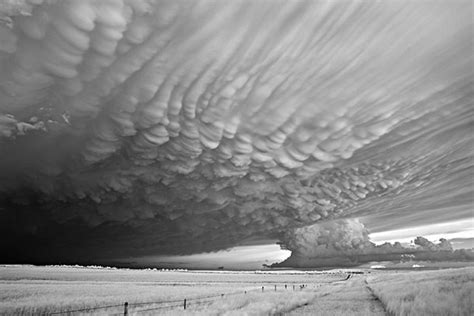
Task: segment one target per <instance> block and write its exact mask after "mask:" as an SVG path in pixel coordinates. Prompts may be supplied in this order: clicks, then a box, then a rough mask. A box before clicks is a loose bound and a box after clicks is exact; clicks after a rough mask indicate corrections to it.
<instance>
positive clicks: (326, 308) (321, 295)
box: [285, 275, 387, 316]
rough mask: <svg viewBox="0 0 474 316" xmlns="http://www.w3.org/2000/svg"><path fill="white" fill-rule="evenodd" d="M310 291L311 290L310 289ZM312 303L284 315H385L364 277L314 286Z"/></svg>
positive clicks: (355, 276) (354, 276) (353, 277)
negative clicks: (314, 293) (314, 294)
mask: <svg viewBox="0 0 474 316" xmlns="http://www.w3.org/2000/svg"><path fill="white" fill-rule="evenodd" d="M310 289H311V288H310ZM314 291H315V292H316V293H318V295H317V297H316V298H315V300H314V301H312V302H310V303H309V304H308V305H305V306H301V307H299V308H296V309H294V310H292V311H291V312H289V313H286V314H285V315H295V316H296V315H364V316H365V315H387V313H386V312H385V310H384V307H383V305H382V303H381V302H380V301H379V300H378V298H377V297H375V296H374V295H373V294H372V292H371V291H370V289H369V288H368V287H367V284H366V283H365V276H357V275H353V276H352V277H351V278H350V279H348V280H346V281H338V282H333V283H328V284H322V285H320V286H316V288H314Z"/></svg>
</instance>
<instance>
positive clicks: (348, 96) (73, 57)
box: [0, 0, 474, 262]
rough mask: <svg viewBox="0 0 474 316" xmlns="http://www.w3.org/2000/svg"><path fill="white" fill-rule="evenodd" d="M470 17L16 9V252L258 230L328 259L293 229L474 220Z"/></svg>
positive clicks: (442, 4)
mask: <svg viewBox="0 0 474 316" xmlns="http://www.w3.org/2000/svg"><path fill="white" fill-rule="evenodd" d="M471 9H472V3H471V2H470V1H462V0H458V1H452V2H449V3H448V2H446V1H430V2H429V3H428V2H417V1H416V2H414V1H390V2H384V3H382V2H362V1H361V2H359V1H350V2H349V1H263V0H262V1H158V0H157V1H152V0H114V1H112V0H110V1H108V0H100V1H99V0H64V1H54V0H53V1H41V0H35V1H33V0H32V1H27V0H25V1H6V2H4V3H2V5H1V6H0V214H1V215H0V216H1V220H0V223H1V224H0V228H1V233H0V234H1V236H0V237H1V238H0V239H1V242H0V243H1V248H2V252H3V253H4V254H7V259H6V260H7V261H21V260H24V261H35V262H49V261H54V262H57V261H61V262H88V261H91V262H98V261H101V260H107V259H113V258H119V257H123V256H127V257H129V256H144V255H150V254H190V253H197V252H202V251H214V250H218V249H224V248H227V247H231V246H235V245H237V244H239V243H240V242H241V241H242V240H244V239H246V238H259V237H260V238H276V239H280V240H282V242H283V243H286V246H287V248H289V249H292V250H294V251H297V249H299V247H303V248H304V249H305V251H306V250H308V251H311V250H310V249H309V248H306V246H305V244H298V243H296V244H294V240H293V239H291V238H288V236H291V235H292V234H297V235H298V234H300V233H301V232H306V230H308V231H310V232H312V233H314V229H315V228H312V227H319V229H321V228H324V229H329V230H330V229H331V228H330V226H331V225H336V226H338V227H337V228H338V229H337V230H334V231H337V232H338V234H339V232H340V234H341V236H340V237H341V241H340V243H341V244H337V245H336V244H331V243H330V244H331V245H332V246H331V247H333V248H334V249H336V248H343V249H344V248H345V247H346V245H345V235H344V234H345V233H344V232H345V231H347V232H348V234H349V233H353V232H354V231H357V229H355V228H357V225H358V224H357V223H358V222H357V221H354V220H352V219H353V218H358V217H361V218H362V217H363V218H365V219H366V222H367V225H368V227H369V228H370V227H374V228H380V229H382V228H384V227H385V228H386V227H387V226H390V223H396V224H397V225H398V226H400V227H403V226H407V225H409V224H410V222H411V221H412V219H413V217H414V216H416V217H417V218H418V219H420V222H422V223H433V222H436V221H441V220H446V219H450V220H454V219H459V218H467V217H469V216H472V213H470V212H471V210H472V196H473V195H472V194H473V193H474V192H473V186H472V178H473V176H474V172H473V170H474V168H473V165H472V164H473V160H472V154H473V152H472V148H473V137H472V135H473V133H472V132H473V129H472V127H473V114H474V107H473V95H474V94H473V88H472V87H473V70H472V69H473V68H472V65H473V57H472V44H473V43H472V39H473V36H472V35H473V34H472V15H471ZM446 208H455V209H456V210H457V211H456V212H446V211H445V209H446ZM347 218H351V220H349V221H346V220H345V219H347ZM337 219H343V220H342V221H340V222H333V220H337ZM325 222H329V224H324V223H325ZM334 223H337V224H334ZM313 224H317V225H319V226H310V225H313ZM325 225H329V226H325ZM354 225H355V226H354ZM307 226H309V227H307ZM359 233H360V236H359V237H358V239H357V242H360V243H362V245H363V244H364V243H366V242H367V241H366V238H365V237H366V236H365V232H364V231H363V230H359ZM318 238H319V237H318ZM321 238H322V237H321ZM321 240H322V239H321ZM320 242H322V241H320V239H318V243H320ZM350 242H351V243H352V242H353V239H351V241H350Z"/></svg>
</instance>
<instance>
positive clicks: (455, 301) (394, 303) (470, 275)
mask: <svg viewBox="0 0 474 316" xmlns="http://www.w3.org/2000/svg"><path fill="white" fill-rule="evenodd" d="M367 282H368V284H369V286H370V288H371V289H372V290H373V292H374V294H375V295H376V296H377V297H378V298H380V300H381V301H382V302H383V303H384V305H385V306H386V308H387V311H389V312H390V313H392V314H395V315H474V307H473V299H474V269H473V268H472V267H469V268H463V269H447V270H441V271H440V270H435V271H422V272H413V271H410V272H392V273H384V274H379V275H377V276H373V277H368V278H367Z"/></svg>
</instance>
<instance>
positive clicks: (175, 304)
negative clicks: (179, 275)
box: [47, 284, 307, 315]
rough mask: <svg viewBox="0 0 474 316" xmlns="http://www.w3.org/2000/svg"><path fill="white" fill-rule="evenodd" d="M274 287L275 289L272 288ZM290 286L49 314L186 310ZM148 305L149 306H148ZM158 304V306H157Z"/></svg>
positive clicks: (126, 303)
mask: <svg viewBox="0 0 474 316" xmlns="http://www.w3.org/2000/svg"><path fill="white" fill-rule="evenodd" d="M292 285H293V291H296V290H297V289H298V288H299V290H303V289H304V288H307V285H306V284H299V285H298V286H295V285H294V284H292ZM272 288H273V289H272ZM288 288H289V286H288V284H284V285H279V286H277V285H273V286H271V287H267V288H265V286H262V287H258V288H254V289H251V290H244V291H242V290H241V291H236V292H230V293H220V294H215V295H207V296H197V297H191V298H183V299H179V300H178V299H177V300H169V301H153V302H136V303H128V302H125V303H123V304H114V305H104V306H95V307H90V308H81V309H72V310H63V311H57V312H53V313H48V314H47V315H62V314H73V313H81V312H83V313H87V312H91V313H93V312H100V311H104V310H105V309H110V308H116V309H117V310H119V309H121V310H122V312H120V313H118V312H117V313H107V314H109V315H129V312H133V313H142V312H150V311H158V310H160V309H169V308H181V309H183V310H185V309H186V308H189V306H190V305H191V304H192V305H193V306H195V305H203V304H206V303H213V302H214V301H216V300H217V299H219V298H221V299H222V298H225V297H228V296H233V295H246V294H247V293H250V292H265V291H267V292H268V291H272V290H273V291H274V292H276V291H277V290H278V289H284V290H288ZM147 305H148V306H147ZM157 305H158V306H157ZM141 306H143V307H145V308H144V309H139V308H140V307H141Z"/></svg>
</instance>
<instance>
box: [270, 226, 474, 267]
mask: <svg viewBox="0 0 474 316" xmlns="http://www.w3.org/2000/svg"><path fill="white" fill-rule="evenodd" d="M282 246H283V247H284V249H288V250H291V251H292V254H291V256H290V257H289V258H288V259H286V260H285V261H283V262H280V263H276V264H275V266H284V267H313V268H314V267H331V266H356V265H360V264H362V263H366V262H371V261H386V260H392V261H399V260H405V259H406V258H411V259H414V260H430V261H444V260H470V261H472V260H474V252H472V251H467V250H456V251H453V247H452V245H451V243H450V242H449V241H448V240H446V239H444V238H441V239H440V240H439V243H433V242H431V241H429V240H428V239H426V238H424V237H421V236H419V237H416V238H414V244H413V245H412V247H404V246H402V244H401V243H400V242H395V243H393V244H391V243H384V244H382V245H375V244H374V243H372V242H371V241H370V240H369V233H368V231H367V229H366V228H365V227H364V225H363V224H362V223H361V222H360V221H359V220H358V219H342V220H334V221H328V222H324V223H321V224H314V225H310V226H306V227H303V228H299V229H296V230H294V231H292V232H289V233H287V234H286V235H285V236H284V237H283V240H282Z"/></svg>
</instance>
